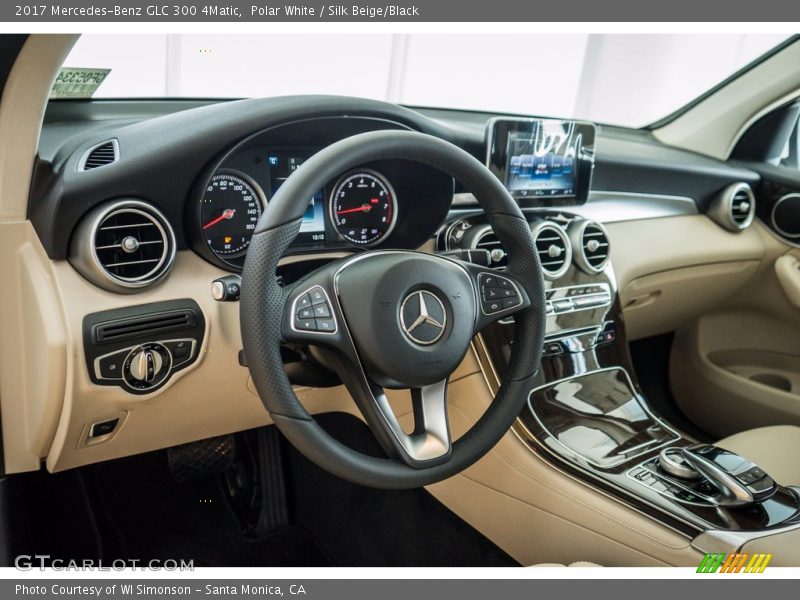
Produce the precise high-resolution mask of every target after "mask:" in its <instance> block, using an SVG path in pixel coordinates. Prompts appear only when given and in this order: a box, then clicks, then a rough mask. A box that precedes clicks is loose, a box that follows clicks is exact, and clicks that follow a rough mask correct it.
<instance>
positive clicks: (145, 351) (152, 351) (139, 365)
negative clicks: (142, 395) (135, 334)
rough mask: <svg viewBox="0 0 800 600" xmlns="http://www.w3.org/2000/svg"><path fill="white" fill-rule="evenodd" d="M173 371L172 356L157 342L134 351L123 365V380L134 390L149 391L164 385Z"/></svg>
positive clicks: (138, 347)
mask: <svg viewBox="0 0 800 600" xmlns="http://www.w3.org/2000/svg"><path fill="white" fill-rule="evenodd" d="M171 370H172V355H171V354H170V352H169V350H168V349H167V348H166V347H165V346H164V345H163V344H159V343H157V342H149V343H147V344H142V345H141V346H137V347H136V348H134V349H132V350H131V351H130V353H129V354H128V356H127V358H126V359H125V362H124V363H123V365H122V379H123V381H124V382H125V384H126V385H127V386H128V387H129V388H132V389H134V390H139V391H148V390H150V389H153V388H155V387H157V386H159V385H160V384H162V383H163V382H164V381H165V380H166V378H167V377H169V374H170V371H171Z"/></svg>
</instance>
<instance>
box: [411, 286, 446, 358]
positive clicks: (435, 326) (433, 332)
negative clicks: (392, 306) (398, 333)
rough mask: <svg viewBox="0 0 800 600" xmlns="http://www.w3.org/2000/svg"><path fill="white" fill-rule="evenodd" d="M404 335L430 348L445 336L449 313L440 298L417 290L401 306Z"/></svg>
mask: <svg viewBox="0 0 800 600" xmlns="http://www.w3.org/2000/svg"><path fill="white" fill-rule="evenodd" d="M400 325H401V326H402V328H403V333H405V334H406V337H407V338H408V339H410V340H411V341H412V342H414V343H415V344H418V345H420V346H430V345H431V344H435V343H436V342H438V341H439V340H440V339H441V337H442V336H443V335H444V332H445V327H446V325H447V312H446V311H445V308H444V304H443V303H442V301H441V300H439V297H438V296H437V295H436V294H434V293H433V292H429V291H428V290H417V291H415V292H412V293H411V294H409V295H408V296H406V297H405V299H404V300H403V303H402V304H401V305H400Z"/></svg>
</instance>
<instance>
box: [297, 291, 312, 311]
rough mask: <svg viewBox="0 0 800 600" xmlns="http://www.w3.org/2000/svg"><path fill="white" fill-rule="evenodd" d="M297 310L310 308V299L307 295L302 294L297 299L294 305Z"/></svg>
mask: <svg viewBox="0 0 800 600" xmlns="http://www.w3.org/2000/svg"><path fill="white" fill-rule="evenodd" d="M295 307H296V308H297V309H301V308H311V298H309V296H308V294H303V295H302V296H300V297H299V298H298V299H297V304H296V305H295Z"/></svg>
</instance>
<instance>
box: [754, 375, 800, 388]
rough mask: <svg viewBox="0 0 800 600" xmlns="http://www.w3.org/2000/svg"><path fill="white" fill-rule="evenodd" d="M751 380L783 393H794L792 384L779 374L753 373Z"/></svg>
mask: <svg viewBox="0 0 800 600" xmlns="http://www.w3.org/2000/svg"><path fill="white" fill-rule="evenodd" d="M750 379H751V380H752V381H755V382H756V383H760V384H762V385H767V386H769V387H771V388H775V389H778V390H781V391H783V392H791V391H792V382H791V381H789V380H788V379H787V378H786V377H784V376H783V375H779V374H778V373H753V374H752V375H750Z"/></svg>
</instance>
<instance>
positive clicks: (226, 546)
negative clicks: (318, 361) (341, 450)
mask: <svg viewBox="0 0 800 600" xmlns="http://www.w3.org/2000/svg"><path fill="white" fill-rule="evenodd" d="M321 423H322V425H323V426H324V427H325V428H326V429H328V430H329V431H331V432H332V433H333V434H334V435H336V436H337V437H338V439H340V440H342V441H345V442H346V443H348V444H349V445H350V446H352V447H354V448H357V449H360V450H362V451H366V452H370V453H375V452H377V451H378V448H377V445H376V444H375V442H374V440H373V438H372V435H371V433H370V432H369V431H368V430H367V429H366V427H365V426H364V425H363V424H362V423H361V422H360V421H358V420H356V419H354V418H353V417H349V416H346V415H324V416H323V417H322V418H321ZM284 462H285V469H286V479H287V494H288V498H289V510H290V526H289V527H288V528H286V529H284V530H282V531H279V532H277V533H275V534H273V535H271V536H269V537H267V538H264V539H258V540H252V539H249V538H247V537H246V536H245V535H243V533H242V532H241V529H240V527H239V524H238V521H237V519H236V517H235V516H234V514H233V512H232V511H231V509H230V507H229V505H228V502H227V499H226V493H225V490H224V487H223V485H222V483H221V480H220V479H219V478H218V477H206V478H201V479H195V480H191V481H187V482H183V483H176V482H175V481H174V480H173V479H172V476H171V473H170V471H169V467H168V465H167V460H166V456H165V453H164V452H154V453H150V454H146V455H142V456H137V457H132V458H128V459H122V460H117V461H112V462H108V463H101V464H98V465H93V466H91V467H86V468H83V469H81V470H80V472H72V473H67V474H63V475H61V476H58V477H57V478H56V479H55V480H54V479H53V476H52V475H40V476H39V477H40V478H41V479H43V480H44V481H41V480H39V481H38V482H37V483H36V484H35V485H34V486H32V487H34V488H37V487H38V488H40V489H36V490H34V491H35V493H38V494H46V495H47V497H48V498H50V499H52V495H51V494H59V495H60V496H63V495H65V494H74V496H75V497H76V498H80V497H81V494H80V487H84V488H85V489H86V494H85V502H83V504H82V503H81V501H79V500H71V501H70V502H69V503H67V504H66V505H65V506H64V508H63V510H61V511H59V518H58V519H45V520H42V519H40V518H37V521H36V523H35V524H33V525H32V527H33V528H34V529H35V531H34V535H33V537H34V539H35V544H36V547H35V548H34V550H36V551H37V552H40V553H45V552H46V550H47V548H44V546H49V547H50V548H52V549H55V552H53V556H59V557H83V556H87V555H91V556H97V555H99V556H102V557H103V558H104V559H106V560H110V559H113V558H128V559H130V558H138V559H140V560H150V559H154V558H157V559H162V560H163V559H166V558H171V559H186V560H194V564H195V565H196V566H328V565H338V566H516V564H517V563H516V562H515V561H514V560H513V559H511V558H510V557H509V556H508V555H506V554H505V553H504V552H503V551H502V550H500V549H499V548H498V547H497V546H495V545H494V544H492V543H491V542H490V541H489V540H488V539H486V538H485V537H484V536H482V535H481V534H480V533H478V532H477V531H476V530H474V529H473V528H472V527H470V526H469V525H468V524H467V523H465V522H464V521H462V520H461V519H460V518H459V517H457V516H456V515H455V514H453V513H452V512H450V511H449V510H448V509H447V508H446V507H445V506H444V505H442V504H441V503H439V502H438V501H437V500H436V499H435V498H433V496H431V495H430V494H428V493H427V492H426V491H424V490H406V491H380V490H373V489H370V488H364V487H361V486H357V485H352V484H349V483H347V482H344V481H342V480H340V479H338V478H336V477H333V476H331V475H328V474H327V473H326V472H324V471H322V470H321V469H319V468H317V467H316V466H315V465H313V464H312V463H310V462H309V461H308V460H306V459H305V458H304V457H303V456H301V455H300V454H298V453H297V452H296V451H295V450H294V449H292V448H291V447H289V446H288V444H285V443H284ZM42 486H44V487H45V488H47V487H50V488H53V486H55V487H56V488H57V489H42ZM31 508H32V511H31V513H32V514H35V513H34V512H33V511H34V510H35V506H32V507H31ZM42 508H43V507H42ZM38 514H42V513H38ZM76 532H80V535H76Z"/></svg>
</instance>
